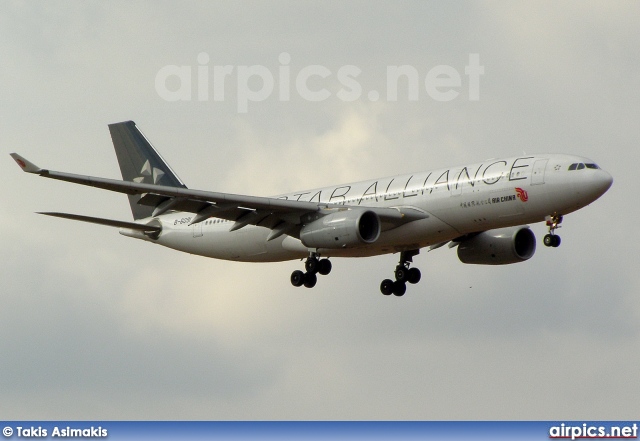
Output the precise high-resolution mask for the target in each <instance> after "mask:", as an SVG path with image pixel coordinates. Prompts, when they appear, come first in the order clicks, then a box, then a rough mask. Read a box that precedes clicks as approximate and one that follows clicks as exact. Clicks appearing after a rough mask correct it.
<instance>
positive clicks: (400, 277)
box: [395, 265, 409, 283]
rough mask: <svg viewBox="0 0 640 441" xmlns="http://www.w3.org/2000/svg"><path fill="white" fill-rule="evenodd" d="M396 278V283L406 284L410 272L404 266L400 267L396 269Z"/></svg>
mask: <svg viewBox="0 0 640 441" xmlns="http://www.w3.org/2000/svg"><path fill="white" fill-rule="evenodd" d="M395 276H396V281H398V282H401V283H404V282H406V281H407V279H408V278H409V270H408V269H407V268H405V267H404V266H402V265H398V266H397V267H396V272H395Z"/></svg>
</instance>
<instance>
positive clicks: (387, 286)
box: [380, 279, 393, 296]
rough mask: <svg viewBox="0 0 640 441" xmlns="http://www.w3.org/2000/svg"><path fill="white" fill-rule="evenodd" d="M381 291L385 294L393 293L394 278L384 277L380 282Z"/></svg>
mask: <svg viewBox="0 0 640 441" xmlns="http://www.w3.org/2000/svg"><path fill="white" fill-rule="evenodd" d="M380 292H381V293H382V294H384V295H385V296H388V295H391V294H393V280H391V279H384V280H383V281H382V283H381V284H380Z"/></svg>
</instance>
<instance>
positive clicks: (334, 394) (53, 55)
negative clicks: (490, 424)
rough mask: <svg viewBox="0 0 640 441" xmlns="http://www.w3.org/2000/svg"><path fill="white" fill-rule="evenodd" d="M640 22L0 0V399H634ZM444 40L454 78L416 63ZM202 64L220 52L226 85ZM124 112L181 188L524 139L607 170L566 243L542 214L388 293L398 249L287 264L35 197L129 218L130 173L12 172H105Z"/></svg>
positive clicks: (625, 14) (526, 407) (609, 407)
mask: <svg viewBox="0 0 640 441" xmlns="http://www.w3.org/2000/svg"><path fill="white" fill-rule="evenodd" d="M638 23H640V5H639V4H638V3H637V2H635V1H630V2H605V1H602V2H588V1H579V2H578V1H576V2H551V1H549V2H535V3H532V2H511V1H508V2H507V1H505V2H426V1H415V2H412V1H403V2H371V1H362V2H355V1H352V2H342V1H341V2H300V1H291V2H285V1H273V2H257V1H256V2H204V1H203V2H124V1H122V2H118V1H114V2H55V3H52V2H3V3H2V4H1V5H0V60H1V61H2V62H1V67H0V90H1V95H0V121H1V123H0V124H1V126H0V149H1V151H2V155H3V156H2V157H3V158H4V159H3V160H0V176H1V177H2V181H3V191H2V198H1V199H0V243H1V244H2V248H3V251H4V255H5V258H4V259H3V265H0V274H1V275H0V277H1V280H2V289H1V292H2V294H1V295H0V353H2V356H1V357H0V396H1V397H2V400H0V414H2V416H3V418H5V419H205V420H209V419H284V420H288V419H557V420H562V419H574V420H580V419H633V418H637V416H638V414H639V412H640V401H639V400H638V396H640V382H638V366H639V365H640V351H638V348H639V347H640V321H639V319H640V299H639V295H638V294H639V293H640V272H639V271H638V246H639V245H640V241H639V240H638V239H637V234H636V232H637V223H638V218H640V208H639V205H638V203H637V200H638V196H637V174H638V171H637V168H638V163H639V159H640V158H639V156H640V155H639V154H638V145H639V141H640V139H639V138H640V136H639V135H640V130H639V129H638V127H639V124H638V119H639V117H640V75H638V72H640V59H639V56H638V48H639V47H640V33H638ZM201 53H205V54H206V55H208V58H209V60H208V62H205V63H199V62H198V55H199V54H201ZM283 53H286V54H288V55H289V57H290V58H289V60H290V61H289V62H288V63H285V64H282V61H281V58H280V57H281V54H283ZM471 54H478V56H479V62H480V64H481V65H482V66H484V75H482V76H480V81H479V99H478V100H472V99H470V98H471V96H470V94H469V87H470V80H469V77H468V76H467V75H465V73H464V72H465V66H466V65H467V64H468V63H469V59H470V55H471ZM285 58H286V57H285ZM201 61H202V60H201ZM255 65H259V66H264V67H265V68H266V69H268V71H269V72H271V73H272V74H273V76H274V79H275V87H274V91H273V93H272V94H271V95H269V96H268V97H267V98H266V99H265V100H262V101H260V102H249V103H248V106H247V112H239V111H238V102H239V99H240V98H241V96H240V95H241V94H239V93H238V87H237V85H238V84H239V83H240V81H241V80H240V78H239V76H238V72H239V71H240V69H241V68H240V66H255ZM312 65H320V66H324V67H325V68H326V69H328V70H329V71H330V72H331V75H329V76H328V77H327V78H324V79H323V78H320V77H314V78H313V79H311V80H310V81H309V82H308V84H309V88H310V89H313V90H320V89H322V88H324V89H326V90H327V91H328V92H329V93H330V96H329V97H328V98H327V99H325V100H323V101H315V102H314V101H309V100H307V99H304V98H303V97H301V96H300V94H298V93H297V91H296V88H295V78H296V76H297V75H298V73H299V72H301V71H302V70H303V69H304V68H305V67H307V66H312ZM400 65H408V66H412V67H413V68H415V69H416V71H417V72H418V74H419V77H420V90H419V95H418V99H417V100H415V101H414V100H409V99H408V93H407V88H408V86H407V84H406V82H401V83H400V87H399V90H398V99H397V100H396V101H392V100H389V99H387V95H386V72H387V67H388V66H400ZM439 65H447V66H451V67H452V68H453V69H455V70H456V71H457V72H459V73H460V78H461V81H460V87H458V88H456V91H458V92H459V94H458V96H457V97H456V98H455V99H452V100H450V101H440V100H437V99H433V98H432V97H431V96H430V95H429V94H428V93H427V91H426V89H425V86H424V81H425V78H426V77H427V75H428V72H429V71H430V70H431V69H433V68H434V67H436V66H439ZM165 66H183V67H188V68H190V69H191V72H192V74H193V82H192V84H191V92H192V99H191V100H183V101H167V100H166V99H163V97H162V96H161V94H160V93H159V92H158V89H157V87H156V77H157V76H158V72H160V71H161V69H163V68H164V67H165ZM199 66H200V67H206V68H207V69H208V71H209V75H208V76H205V78H208V79H209V99H208V100H199V99H198V96H199V95H198V93H199V91H200V89H199V83H198V81H197V73H198V67H199ZM215 66H233V67H234V70H233V72H232V74H231V75H229V76H228V77H227V81H226V83H225V85H224V91H225V97H224V100H218V101H214V99H213V91H214V78H213V72H214V67H215ZM283 66H284V67H283ZM343 66H356V67H357V68H358V69H360V71H361V73H360V75H359V76H358V77H357V80H358V83H359V84H360V85H361V87H362V90H363V92H362V95H361V97H360V98H359V99H356V100H354V101H344V100H341V99H339V98H338V95H337V93H338V91H339V90H340V88H341V83H340V82H339V80H338V77H337V72H338V71H339V69H340V68H341V67H343ZM283 68H288V69H289V72H290V76H291V82H290V85H291V88H290V91H291V94H290V99H289V100H286V101H285V100H281V99H280V96H279V91H280V88H279V85H280V83H279V81H280V80H281V77H280V76H279V74H280V72H281V69H283ZM249 84H250V87H252V88H253V89H252V90H258V89H260V87H261V86H262V83H261V81H260V79H259V78H257V77H254V78H252V80H251V82H250V83H249ZM165 85H166V87H167V88H168V89H169V90H173V91H176V90H178V87H179V86H180V82H179V81H178V79H177V77H175V76H173V77H172V78H169V79H168V80H167V81H166V83H165ZM371 90H375V91H377V92H379V94H380V98H379V99H378V100H371V99H370V97H369V95H368V92H369V91H371ZM129 119H132V120H134V121H136V123H137V124H138V126H139V127H140V128H141V129H142V130H143V131H144V132H145V134H146V136H147V137H148V138H149V139H150V140H151V141H152V142H153V143H154V145H155V146H156V147H157V148H158V149H159V151H160V152H161V153H162V155H163V156H164V157H165V159H167V161H168V162H169V163H170V164H171V166H172V167H173V169H174V170H175V171H176V172H177V173H178V175H179V176H180V177H181V178H182V180H183V181H185V183H186V184H187V185H188V186H189V187H192V188H197V189H205V190H216V191H227V192H234V193H240V194H254V195H272V194H278V193H284V192H288V191H292V190H299V189H306V188H311V187H314V186H321V185H330V184H338V183H340V182H349V181H355V180H359V179H366V178H373V177H378V176H387V175H393V174H398V173H405V172H412V171H420V170H428V169H433V168H438V167H447V166H453V165H458V164H463V163H472V162H479V161H483V160H485V159H487V158H492V157H499V156H512V155H520V154H522V152H523V151H524V152H526V153H527V154H531V153H544V152H553V153H556V152H557V153H570V154H579V155H583V156H587V157H589V158H591V159H593V160H594V161H595V162H597V163H598V164H599V165H600V166H602V167H603V168H604V169H606V170H607V171H608V172H610V173H611V174H612V175H613V177H614V184H613V187H612V188H611V189H610V191H609V192H608V193H606V194H605V195H604V196H603V197H602V198H601V199H600V200H598V201H596V202H595V203H593V204H592V205H591V206H588V207H586V208H584V209H582V210H580V211H579V212H576V213H573V214H571V215H568V216H566V218H565V221H564V223H563V228H562V229H561V230H560V231H559V233H560V234H561V236H562V238H563V242H562V246H561V247H560V248H558V249H548V248H545V247H544V246H542V243H541V238H542V236H543V235H544V234H545V228H544V225H542V224H537V225H533V226H532V228H533V230H534V232H535V233H536V235H537V236H538V240H539V242H538V251H537V253H536V255H535V256H534V257H533V258H532V259H531V260H530V261H528V262H526V263H521V264H517V265H508V266H502V267H480V266H471V265H464V264H462V263H461V262H459V261H458V259H457V256H456V253H455V251H454V250H449V249H447V248H442V249H438V250H435V251H433V252H429V253H427V252H425V251H423V252H422V253H421V254H420V255H419V256H418V257H417V258H415V265H416V266H418V267H419V268H420V269H421V270H422V275H423V276H422V281H421V282H420V284H418V285H415V286H410V287H409V290H408V292H407V294H406V295H405V296H404V297H403V298H396V297H394V296H391V297H385V296H382V295H381V294H380V292H379V284H380V281H381V279H382V278H386V277H390V276H391V275H392V271H393V268H394V266H395V265H396V262H397V256H396V255H389V256H380V257H374V258H368V259H334V261H333V262H334V263H333V271H332V273H331V275H330V276H327V277H322V278H320V280H319V282H318V285H317V286H316V287H315V288H314V289H313V290H307V289H303V288H293V287H292V286H291V284H290V282H289V275H290V273H291V271H293V270H295V269H301V268H302V263H301V262H297V261H292V262H284V263H275V264H245V263H233V262H224V261H216V260H212V259H207V258H204V257H197V256H191V255H188V254H182V253H179V252H177V251H172V250H169V249H164V248H161V247H158V246H154V245H152V244H149V243H145V242H141V241H136V240H133V239H130V238H126V237H124V236H120V235H119V234H118V231H117V229H113V228H108V227H102V226H98V225H90V224H83V223H78V222H72V221H67V220H63V219H53V218H46V217H44V216H39V215H37V214H34V212H36V211H63V212H71V213H79V214H86V215H90V216H100V217H109V218H115V219H123V220H129V219H130V217H131V213H130V210H129V206H128V203H127V199H126V198H125V197H124V196H123V195H120V194H115V193H110V192H106V191H101V190H97V189H93V188H85V187H81V186H75V185H73V184H69V183H64V182H56V181H50V180H45V179H41V178H38V177H36V176H31V175H26V174H24V173H22V172H21V171H20V169H19V168H18V167H17V166H16V165H15V163H14V162H13V161H12V160H11V158H10V157H9V153H10V152H13V151H17V152H19V153H21V154H22V155H24V156H25V157H27V158H29V159H30V160H32V161H33V162H35V163H36V164H38V165H40V166H43V167H47V168H51V169H54V170H62V171H68V172H75V173H82V174H89V175H94V176H102V177H110V178H119V177H120V173H119V169H118V166H117V161H116V158H115V154H114V152H113V147H112V145H111V139H110V136H109V132H108V129H107V124H109V123H113V122H119V121H125V120H129ZM634 176H636V178H634Z"/></svg>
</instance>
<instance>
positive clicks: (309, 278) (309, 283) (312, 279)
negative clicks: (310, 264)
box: [304, 273, 318, 288]
mask: <svg viewBox="0 0 640 441" xmlns="http://www.w3.org/2000/svg"><path fill="white" fill-rule="evenodd" d="M317 282H318V276H316V275H315V273H306V274H305V275H304V286H305V288H313V287H314V286H316V283H317Z"/></svg>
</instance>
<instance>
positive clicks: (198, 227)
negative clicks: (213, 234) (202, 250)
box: [193, 222, 202, 237]
mask: <svg viewBox="0 0 640 441" xmlns="http://www.w3.org/2000/svg"><path fill="white" fill-rule="evenodd" d="M193 237H202V222H198V223H197V224H193Z"/></svg>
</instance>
